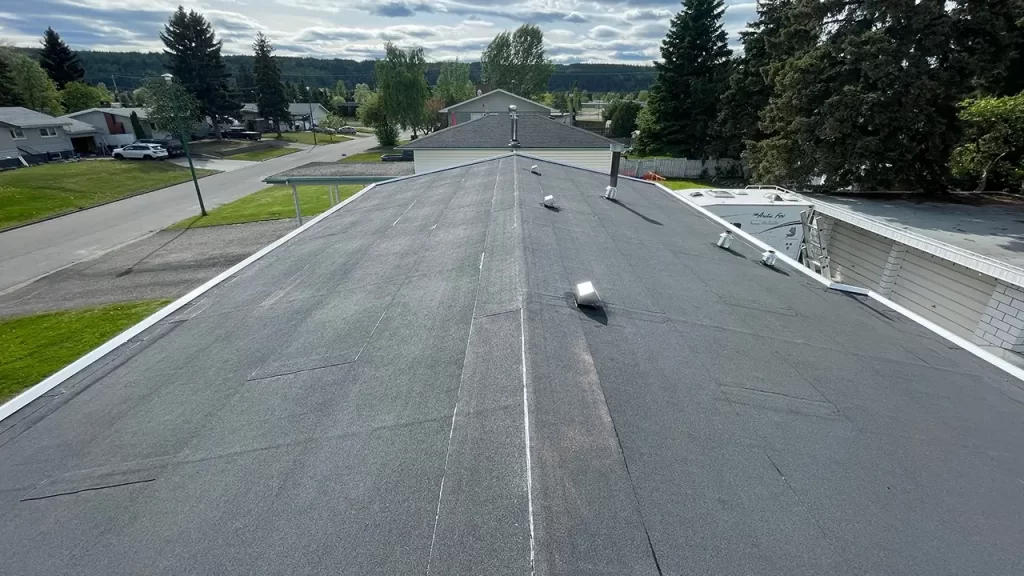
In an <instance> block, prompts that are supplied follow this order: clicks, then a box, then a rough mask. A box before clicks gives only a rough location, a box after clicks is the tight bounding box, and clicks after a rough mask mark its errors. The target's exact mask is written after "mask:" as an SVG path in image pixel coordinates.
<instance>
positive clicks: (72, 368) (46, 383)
mask: <svg viewBox="0 0 1024 576" xmlns="http://www.w3.org/2000/svg"><path fill="white" fill-rule="evenodd" d="M375 186H376V184H370V185H368V186H367V187H366V188H363V189H362V190H360V191H359V192H356V193H355V194H353V195H352V196H349V197H348V198H346V199H345V200H344V201H343V202H341V203H340V204H337V205H336V206H333V207H331V208H329V209H328V210H327V211H326V212H324V213H323V214H320V215H319V216H316V217H314V218H312V219H311V220H309V221H308V222H306V223H305V224H303V225H302V226H300V227H298V228H296V229H295V230H292V231H291V232H289V233H288V234H285V235H284V236H282V237H281V238H278V239H277V240H275V241H274V242H272V243H270V244H269V245H267V246H266V247H264V248H262V249H261V250H260V251H259V252H256V253H255V254H253V255H252V256H249V257H248V258H246V259H245V260H242V261H241V262H239V263H238V264H235V265H234V266H232V267H231V268H228V269H227V270H225V271H224V272H221V273H220V274H218V275H217V276H215V277H214V278H213V279H211V280H209V281H208V282H206V283H205V284H203V285H202V286H199V287H198V288H196V289H195V290H192V291H191V292H189V293H188V294H186V295H184V296H182V297H181V298H178V299H177V300H175V301H174V302H171V303H170V304H168V305H167V306H164V307H163V308H161V309H160V310H157V311H156V312H154V313H153V314H152V315H150V316H148V317H146V318H145V319H143V320H142V321H141V322H139V323H138V324H135V325H134V326H132V327H131V328H128V329H127V330H125V331H124V332H121V333H120V334H118V335H117V336H114V337H113V338H111V339H110V340H107V341H106V342H104V343H103V344H101V345H100V346H99V347H98V348H96V349H94V350H92V351H91V352H89V353H88V354H86V355H85V356H82V357H81V358H79V359H78V360H75V361H74V362H72V363H71V364H68V365H67V366H65V367H64V368H62V369H61V370H59V371H58V372H56V373H55V374H53V375H51V376H49V377H48V378H46V379H45V380H43V381H42V382H40V383H38V384H36V385H35V386H32V387H31V388H29V389H28V390H25V391H24V392H22V393H21V394H18V395H17V396H15V397H14V398H12V399H10V400H8V401H7V402H6V403H4V404H3V405H2V406H0V422H3V421H4V420H6V419H7V418H8V417H10V416H12V415H14V414H15V413H17V412H18V410H21V409H22V408H24V407H25V406H28V405H29V404H31V403H32V402H33V401H34V400H36V399H37V398H39V397H41V396H42V395H44V394H46V393H47V392H49V391H50V390H53V389H54V388H56V387H57V386H59V385H60V384H61V383H63V382H64V381H66V380H67V379H68V378H71V377H72V376H74V375H76V374H78V373H79V372H81V371H82V370H83V369H85V368H87V367H89V366H90V365H91V364H93V363H94V362H96V361H97V360H99V359H101V358H103V357H104V356H106V355H107V354H109V353H110V352H112V351H114V350H116V349H117V348H118V347H120V346H122V345H123V344H125V343H127V342H128V341H129V340H131V339H132V338H134V337H136V336H138V335H139V334H141V333H142V332H144V331H146V330H148V329H149V328H151V327H152V326H154V325H155V324H156V323H157V322H159V321H161V320H163V319H164V318H167V317H168V316H170V315H171V314H174V313H175V312H177V311H178V310H180V309H181V308H183V307H184V306H186V305H187V304H189V303H191V302H192V301H193V300H195V299H196V298H198V297H200V296H202V295H203V294H205V293H206V292H208V291H209V290H210V289H212V288H214V287H216V286H217V285H218V284H220V283H221V282H223V281H225V280H227V279H228V278H230V277H232V276H234V275H235V274H237V273H238V272H240V271H241V270H242V269H244V268H245V267H246V266H248V265H250V264H252V263H253V262H255V261H257V260H259V259H260V258H263V257H264V256H266V255H267V254H269V253H271V252H273V251H274V250H276V249H278V248H280V247H281V246H282V245H283V244H284V243H286V242H288V241H289V240H291V239H292V238H295V237H296V236H298V235H299V234H301V233H303V232H305V231H306V230H308V229H309V228H311V227H313V226H315V225H316V224H317V223H319V222H320V221H321V220H323V219H324V218H327V217H328V216H330V215H331V214H333V213H335V212H337V211H338V210H340V209H342V208H344V207H345V206H346V205H348V204H349V203H350V202H353V201H354V200H355V199H356V198H359V197H360V196H362V195H363V194H365V193H367V192H369V191H370V190H372V189H373V188H374V187H375Z"/></svg>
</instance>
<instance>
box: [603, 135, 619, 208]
mask: <svg viewBox="0 0 1024 576" xmlns="http://www.w3.org/2000/svg"><path fill="white" fill-rule="evenodd" d="M609 148H610V149H611V151H612V165H611V169H610V170H609V172H608V187H607V188H605V189H604V197H605V198H607V199H609V200H615V196H617V195H618V193H619V188H618V187H619V162H620V161H621V160H622V150H623V146H622V144H619V143H615V144H612V145H611V146H609Z"/></svg>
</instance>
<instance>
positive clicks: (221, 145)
mask: <svg viewBox="0 0 1024 576" xmlns="http://www.w3.org/2000/svg"><path fill="white" fill-rule="evenodd" d="M251 144H252V142H250V141H249V140H228V139H224V140H202V141H199V142H191V143H189V145H188V149H189V152H191V153H192V154H209V155H211V156H226V155H227V154H229V153H230V152H231V151H232V150H234V149H235V148H244V147H246V146H249V145H251Z"/></svg>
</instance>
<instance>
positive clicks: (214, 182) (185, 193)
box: [0, 137, 377, 293]
mask: <svg viewBox="0 0 1024 576" xmlns="http://www.w3.org/2000/svg"><path fill="white" fill-rule="evenodd" d="M376 144H377V140H376V138H373V137H367V138H356V139H354V140H350V141H348V142H341V143H338V144H329V145H327V146H317V147H315V148H309V149H307V150H303V151H302V152H297V153H295V154H289V155H287V156H282V157H280V158H274V159H271V160H267V161H265V162H259V163H256V164H254V165H252V166H249V167H246V168H242V169H239V170H234V171H231V172H225V173H221V174H214V175H213V176H209V177H206V178H203V179H201V180H199V186H200V188H201V189H202V192H203V200H204V202H205V204H206V207H207V208H213V207H215V206H218V205H221V204H225V203H227V202H231V201H233V200H237V199H239V198H241V197H243V196H245V195H247V194H251V193H252V192H255V191H257V190H260V189H262V188H264V187H266V184H264V183H263V179H264V178H266V177H267V176H270V175H272V174H276V173H278V172H281V171H283V170H288V169H290V168H294V167H296V166H300V165H302V164H305V163H307V162H334V161H337V160H339V159H340V158H341V157H342V155H345V154H354V153H357V152H362V151H363V150H366V149H368V148H372V147H373V146H375V145H376ZM198 212H199V202H198V200H197V199H196V192H195V188H194V187H193V185H192V182H185V183H183V184H178V185H176V186H170V187H168V188H164V189H162V190H157V191H155V192H151V193H149V194H142V195H140V196H135V197H133V198H128V199H125V200H121V201H119V202H114V203H111V204H107V205H105V206H99V207H96V208H92V209H89V210H84V211H82V212H76V213H74V214H69V215H67V216H62V217H60V218H55V219H53V220H48V221H46V222H41V223H39V224H34V225H32V226H26V227H24V228H19V229H16V230H11V231H9V232H4V233H0V293H2V292H6V291H9V290H10V289H11V288H13V287H15V286H19V285H22V284H24V283H26V282H28V281H31V280H32V279H34V278H38V277H40V276H42V275H45V274H49V273H51V272H53V271H55V270H59V269H61V268H64V267H65V266H68V265H70V264H74V263H75V262H81V261H82V260H86V259H89V258H92V257H94V256H96V255H98V254H102V253H104V252H107V251H109V250H111V249H113V248H117V247H119V246H123V245H125V244H127V243H129V242H132V241H134V240H138V239H139V238H142V237H143V236H146V235H147V234H151V233H153V232H155V231H157V230H162V229H164V228H166V227H167V226H169V225H171V224H173V223H175V222H177V221H179V220H182V219H184V218H187V217H189V216H191V215H194V214H197V213H198Z"/></svg>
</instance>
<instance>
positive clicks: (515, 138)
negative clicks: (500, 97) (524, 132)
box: [508, 104, 519, 148]
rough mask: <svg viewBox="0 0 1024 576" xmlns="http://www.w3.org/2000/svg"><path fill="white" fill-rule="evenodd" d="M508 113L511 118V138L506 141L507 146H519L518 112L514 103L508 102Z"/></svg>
mask: <svg viewBox="0 0 1024 576" xmlns="http://www.w3.org/2000/svg"><path fill="white" fill-rule="evenodd" d="M508 115H509V117H510V118H511V119H512V138H511V139H509V141H508V146H509V148H519V114H518V113H517V112H516V105H515V104H509V106H508Z"/></svg>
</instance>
